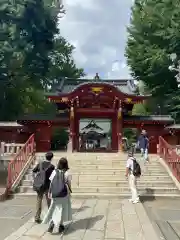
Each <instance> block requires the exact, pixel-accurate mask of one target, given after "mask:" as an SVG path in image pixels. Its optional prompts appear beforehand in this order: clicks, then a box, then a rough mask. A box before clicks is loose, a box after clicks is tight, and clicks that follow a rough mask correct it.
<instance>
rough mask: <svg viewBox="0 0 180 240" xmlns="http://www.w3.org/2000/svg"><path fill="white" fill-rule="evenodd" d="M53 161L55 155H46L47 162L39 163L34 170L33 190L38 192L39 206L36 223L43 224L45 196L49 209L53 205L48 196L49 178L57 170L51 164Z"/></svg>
mask: <svg viewBox="0 0 180 240" xmlns="http://www.w3.org/2000/svg"><path fill="white" fill-rule="evenodd" d="M52 159H53V153H52V152H48V153H46V155H45V160H44V161H42V162H40V163H38V164H37V165H36V167H35V168H34V169H33V173H34V174H36V176H35V177H34V183H33V189H34V191H36V192H37V205H36V214H35V222H36V223H41V210H42V200H43V196H44V195H45V197H46V201H47V205H48V208H49V206H50V204H51V200H50V199H49V196H48V191H49V186H50V180H49V178H50V176H51V174H52V172H53V171H54V169H55V167H54V165H53V164H52V163H51V161H52Z"/></svg>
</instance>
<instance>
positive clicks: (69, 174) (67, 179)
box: [49, 169, 72, 184]
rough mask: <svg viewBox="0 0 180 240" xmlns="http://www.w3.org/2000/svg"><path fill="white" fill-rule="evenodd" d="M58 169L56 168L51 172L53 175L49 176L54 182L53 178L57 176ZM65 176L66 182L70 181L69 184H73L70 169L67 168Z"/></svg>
mask: <svg viewBox="0 0 180 240" xmlns="http://www.w3.org/2000/svg"><path fill="white" fill-rule="evenodd" d="M56 170H57V169H55V170H54V171H53V172H52V173H51V176H50V178H49V180H50V181H51V182H52V180H53V178H54V177H55V175H56ZM58 171H61V170H58ZM64 178H65V182H68V183H69V184H71V181H72V175H71V173H70V171H69V170H67V171H66V172H65V173H64Z"/></svg>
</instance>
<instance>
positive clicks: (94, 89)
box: [91, 87, 103, 94]
mask: <svg viewBox="0 0 180 240" xmlns="http://www.w3.org/2000/svg"><path fill="white" fill-rule="evenodd" d="M91 91H92V92H94V93H96V94H98V93H100V92H102V91H103V87H92V88H91Z"/></svg>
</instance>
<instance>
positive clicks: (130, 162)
mask: <svg viewBox="0 0 180 240" xmlns="http://www.w3.org/2000/svg"><path fill="white" fill-rule="evenodd" d="M133 159H134V158H133V157H129V158H128V160H127V163H126V168H129V169H130V170H131V171H133Z"/></svg>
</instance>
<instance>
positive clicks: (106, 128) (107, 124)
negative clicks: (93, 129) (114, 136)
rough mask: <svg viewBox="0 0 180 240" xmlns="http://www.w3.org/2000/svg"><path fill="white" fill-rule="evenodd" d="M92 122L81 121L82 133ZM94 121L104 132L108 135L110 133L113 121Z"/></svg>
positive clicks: (89, 120)
mask: <svg viewBox="0 0 180 240" xmlns="http://www.w3.org/2000/svg"><path fill="white" fill-rule="evenodd" d="M91 121H92V120H91V119H81V120H80V126H79V129H80V132H83V129H85V128H86V127H87V126H88V125H89V124H90V123H91ZM93 121H94V123H95V124H96V125H97V127H99V129H100V130H101V131H102V132H104V133H108V132H109V131H110V128H111V121H110V120H109V119H93Z"/></svg>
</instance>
